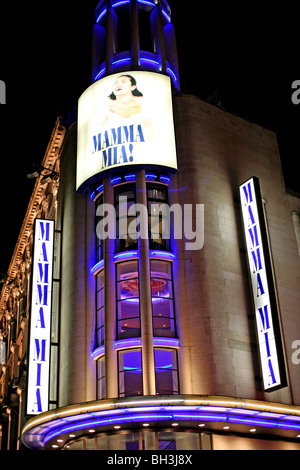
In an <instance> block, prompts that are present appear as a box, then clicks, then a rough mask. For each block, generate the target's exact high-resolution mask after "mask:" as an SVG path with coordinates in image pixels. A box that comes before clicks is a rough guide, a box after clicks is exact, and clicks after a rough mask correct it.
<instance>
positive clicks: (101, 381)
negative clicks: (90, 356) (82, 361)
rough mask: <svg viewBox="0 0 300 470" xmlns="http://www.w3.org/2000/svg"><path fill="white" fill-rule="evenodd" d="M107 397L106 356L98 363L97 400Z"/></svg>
mask: <svg viewBox="0 0 300 470" xmlns="http://www.w3.org/2000/svg"><path fill="white" fill-rule="evenodd" d="M105 397H106V396H105V356H102V357H100V358H99V359H98V361H97V400H102V399H104V398H105Z"/></svg>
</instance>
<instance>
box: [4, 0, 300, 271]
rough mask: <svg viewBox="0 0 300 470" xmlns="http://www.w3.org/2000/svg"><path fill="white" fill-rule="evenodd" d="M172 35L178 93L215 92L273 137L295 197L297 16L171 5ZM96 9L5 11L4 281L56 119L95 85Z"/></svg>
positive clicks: (42, 6)
mask: <svg viewBox="0 0 300 470" xmlns="http://www.w3.org/2000/svg"><path fill="white" fill-rule="evenodd" d="M169 4H170V7H171V10H172V23H173V24H174V25H175V28H176V35H177V47H178V55H179V63H180V80H181V91H182V92H184V93H191V94H195V95H198V96H199V97H200V98H203V99H207V98H208V97H209V96H210V95H211V94H212V93H214V92H216V91H217V92H218V94H219V96H220V97H221V101H222V105H223V106H224V107H225V108H226V109H228V110H229V111H231V112H233V113H235V114H238V115H240V116H242V117H245V118H247V119H249V120H251V121H254V122H256V123H258V124H260V125H262V126H264V127H267V128H269V129H272V130H274V131H275V132H276V133H277V138H278V143H279V150H280V155H281V160H282V165H283V170H284V176H285V180H286V185H287V187H288V188H289V189H290V190H292V191H294V192H296V193H298V194H300V182H299V166H300V165H299V155H300V154H299V151H300V139H299V138H298V134H299V131H298V129H299V122H300V104H299V105H298V106H296V105H294V104H293V103H292V101H291V96H292V92H293V90H292V88H291V85H292V83H293V81H295V80H297V79H300V70H299V67H300V65H299V34H298V31H299V27H300V15H299V11H297V10H296V7H295V6H294V5H292V4H288V3H287V2H285V3H284V5H283V4H282V2H277V3H272V4H269V5H270V6H264V5H262V3H257V4H256V3H255V2H254V3H253V2H251V3H250V2H240V3H239V4H237V5H235V4H233V3H230V2H226V3H225V2H223V3H222V4H220V5H221V6H220V5H219V4H218V3H215V2H204V1H197V0H193V1H188V0H185V1H181V0H169ZM96 6H97V0H96V1H94V0H86V1H84V2H83V1H82V2H80V1H79V2H74V3H73V2H70V1H63V0H61V1H58V0H52V1H51V2H47V3H42V2H34V3H32V2H22V3H21V2H12V3H11V4H6V5H1V13H0V15H1V16H0V80H4V81H5V83H6V91H7V97H6V103H7V104H6V105H4V106H0V158H1V167H0V168H1V169H0V175H1V185H0V204H1V232H0V233H1V240H0V242H1V245H0V246H1V250H0V272H2V273H6V272H7V269H8V266H9V262H10V259H11V256H12V253H13V249H14V246H15V243H16V241H17V237H18V234H19V231H20V228H21V225H22V222H23V218H24V215H25V212H26V208H27V205H28V202H29V198H30V195H31V192H32V189H33V186H34V180H28V179H27V178H26V175H27V173H32V171H33V165H34V164H37V165H38V164H40V163H41V161H42V159H43V157H44V154H45V151H46V148H47V145H48V142H49V139H50V136H51V132H52V129H53V127H54V124H55V120H56V117H57V116H58V115H63V116H65V115H67V114H68V113H71V112H72V111H73V109H74V105H76V102H77V100H78V97H79V96H80V95H81V93H82V92H83V91H84V90H85V88H87V87H88V86H89V85H90V84H91V70H90V69H91V66H90V64H91V35H92V26H93V23H94V17H93V13H94V10H95V8H96Z"/></svg>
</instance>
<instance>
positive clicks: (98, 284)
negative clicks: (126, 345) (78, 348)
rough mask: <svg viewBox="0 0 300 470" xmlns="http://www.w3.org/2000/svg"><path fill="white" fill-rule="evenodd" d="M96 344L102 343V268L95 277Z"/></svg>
mask: <svg viewBox="0 0 300 470" xmlns="http://www.w3.org/2000/svg"><path fill="white" fill-rule="evenodd" d="M96 344H97V346H101V345H102V344H104V269H102V271H100V272H99V273H98V274H97V277H96Z"/></svg>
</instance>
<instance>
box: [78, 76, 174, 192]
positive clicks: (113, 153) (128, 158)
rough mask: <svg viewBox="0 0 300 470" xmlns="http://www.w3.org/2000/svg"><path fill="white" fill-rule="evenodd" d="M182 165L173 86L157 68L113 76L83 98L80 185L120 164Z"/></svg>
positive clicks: (80, 114)
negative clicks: (178, 148)
mask: <svg viewBox="0 0 300 470" xmlns="http://www.w3.org/2000/svg"><path fill="white" fill-rule="evenodd" d="M151 164H153V165H161V166H164V167H168V168H171V169H177V159H176V148H175V136H174V125H173V109H172V95H171V85H170V79H169V77H168V76H165V75H162V74H158V73H153V72H142V71H135V72H124V73H120V74H114V75H110V76H108V77H105V78H103V79H102V80H100V81H99V82H96V83H94V84H93V85H91V87H89V88H88V89H87V90H86V91H85V92H84V93H83V95H82V96H81V97H80V99H79V106H78V152H77V189H78V188H81V189H82V188H86V186H87V182H88V180H90V179H91V178H92V177H94V176H95V175H98V174H99V173H101V172H104V171H105V172H106V173H107V172H108V171H109V170H110V169H112V168H115V167H116V166H126V165H151Z"/></svg>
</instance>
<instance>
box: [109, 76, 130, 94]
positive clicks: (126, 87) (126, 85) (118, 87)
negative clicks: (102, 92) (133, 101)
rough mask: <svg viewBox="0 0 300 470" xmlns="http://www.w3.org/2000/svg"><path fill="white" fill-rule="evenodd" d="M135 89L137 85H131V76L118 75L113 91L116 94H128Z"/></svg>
mask: <svg viewBox="0 0 300 470" xmlns="http://www.w3.org/2000/svg"><path fill="white" fill-rule="evenodd" d="M134 89H135V86H132V85H131V80H130V78H129V77H125V76H123V77H118V78H117V79H116V80H115V83H114V87H113V92H114V94H115V95H116V96H122V95H127V94H128V93H131V92H132V91H133V90H134Z"/></svg>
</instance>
